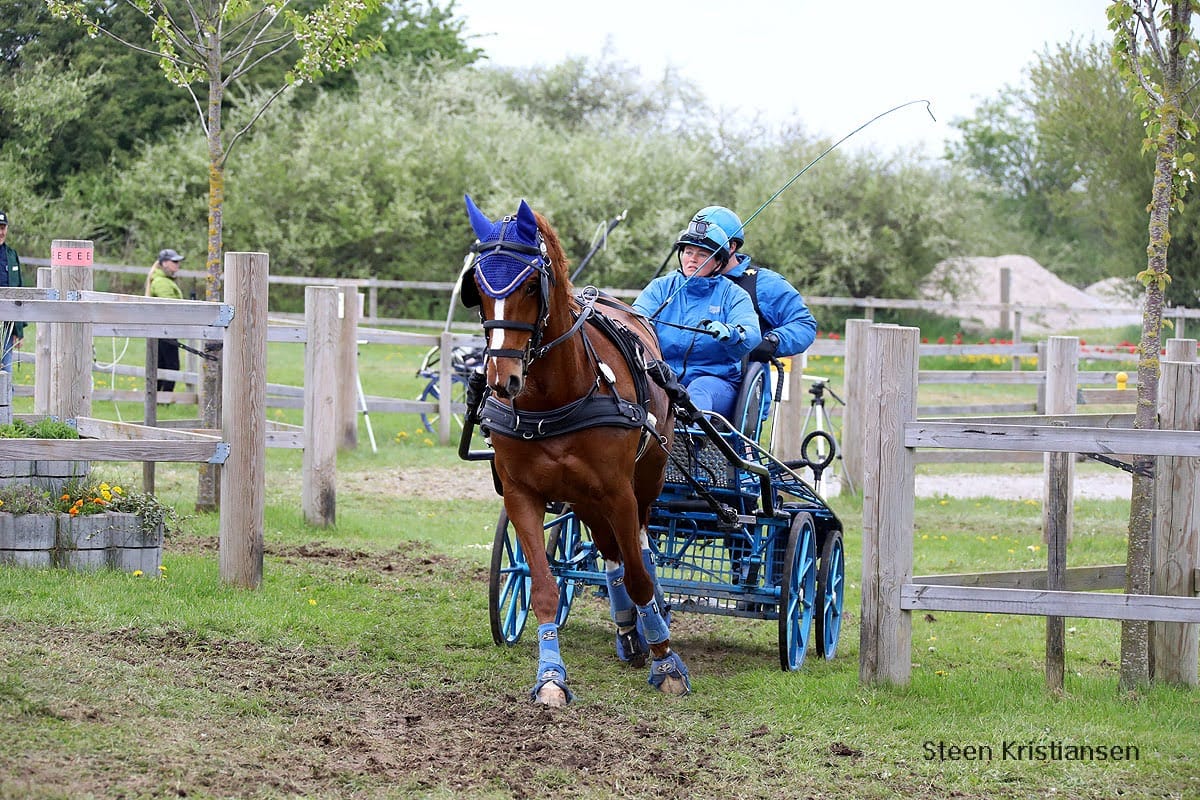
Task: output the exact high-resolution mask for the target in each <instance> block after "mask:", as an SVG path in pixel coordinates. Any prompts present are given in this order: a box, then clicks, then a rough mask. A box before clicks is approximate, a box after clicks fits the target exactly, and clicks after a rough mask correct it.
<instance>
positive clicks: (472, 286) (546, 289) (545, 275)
mask: <svg viewBox="0 0 1200 800" xmlns="http://www.w3.org/2000/svg"><path fill="white" fill-rule="evenodd" d="M514 221H515V218H514V217H513V216H512V215H509V216H506V217H504V218H503V219H502V220H500V230H499V232H498V233H497V234H496V238H494V239H489V240H487V241H477V242H475V244H473V245H471V252H473V253H475V254H476V255H475V258H474V259H473V260H472V261H471V263H470V264H469V265H468V266H467V268H466V270H465V271H464V272H463V278H462V301H463V303H464V304H465V305H467V306H468V307H476V308H477V309H478V311H479V319H480V321H481V322H482V324H483V330H484V334H485V336H484V342H485V348H484V358H485V359H486V358H489V357H492V358H514V359H517V360H518V361H520V362H521V374H522V375H524V374H527V373H528V370H529V367H530V365H531V364H533V362H535V361H537V360H538V359H539V358H542V357H543V356H545V355H546V353H548V352H550V351H551V350H553V349H554V348H555V347H557V346H558V345H560V344H562V343H563V342H565V341H567V340H568V339H570V338H571V337H572V336H574V335H575V334H576V333H577V332H578V331H579V329H580V328H582V327H583V325H584V323H586V322H587V321H588V319H589V318H591V317H592V316H593V315H594V314H595V301H596V296H597V292H596V290H595V289H592V287H588V289H587V290H585V291H584V292H583V293H582V294H581V295H580V296H579V297H578V298H577V300H578V301H579V304H580V311H579V314H578V315H576V318H575V321H574V323H573V324H572V325H571V327H570V328H569V329H568V330H567V331H566V332H565V333H563V334H562V335H561V336H559V337H557V338H556V339H554V340H553V341H552V342H549V343H548V344H542V340H543V339H544V338H545V334H546V325H547V324H548V323H549V321H550V288H551V287H552V286H555V285H557V283H558V280H557V278H556V277H555V275H554V269H553V267H554V262H553V261H552V260H551V259H550V255H549V252H548V250H547V248H546V242H545V240H544V239H543V238H542V232H541V231H538V232H537V240H536V244H534V245H528V244H524V243H522V242H513V241H505V239H504V233H505V230H506V229H507V227H508V225H509V224H512V223H513V222H514ZM496 255H503V256H507V257H509V258H511V259H514V260H516V261H518V262H520V263H521V264H523V265H524V267H523V268H522V269H521V270H520V271H518V272H517V273H516V274H515V275H513V276H512V277H508V276H506V275H503V274H501V273H499V272H497V273H496V274H489V271H488V270H487V269H486V268H485V266H486V260H487V259H488V258H489V257H492V256H496ZM532 273H537V276H538V314H537V322H534V323H529V322H519V321H517V320H509V319H487V318H486V317H485V316H484V314H483V297H482V295H481V294H480V286H481V285H482V288H483V292H484V293H486V294H487V295H488V296H489V297H491V298H493V299H496V300H502V299H504V298H505V297H508V296H509V295H510V294H512V293H513V292H515V291H516V290H517V289H519V288H520V287H521V286H523V285H524V284H525V282H526V281H527V280H528V279H529V277H530V275H531V274H532ZM497 284H499V285H497ZM588 290H590V291H588ZM497 329H499V330H511V331H523V332H526V333H528V334H529V339H528V340H527V341H526V343H525V347H524V349H521V350H516V349H513V348H498V349H492V347H491V344H490V339H489V337H488V336H486V334H487V333H489V332H490V331H493V330H497ZM584 339H585V344H586V345H587V346H588V348H589V351H590V344H589V343H587V342H586V336H585V337H584Z"/></svg>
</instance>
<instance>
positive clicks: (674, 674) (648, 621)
mask: <svg viewBox="0 0 1200 800" xmlns="http://www.w3.org/2000/svg"><path fill="white" fill-rule="evenodd" d="M637 612H638V620H639V622H641V625H642V630H644V631H645V632H646V640H647V641H648V642H650V643H651V644H656V643H658V642H665V641H666V640H668V639H670V638H671V631H670V629H668V627H667V623H666V620H664V619H663V617H662V614H661V613H660V612H659V610H658V604H657V603H655V602H653V601H652V602H650V603H649V604H648V605H644V606H638V607H637ZM647 682H648V683H649V684H650V685H651V686H653V687H654V688H655V689H658V690H659V691H662V692H666V693H667V694H673V695H679V696H682V695H685V694H688V693H690V692H691V691H692V683H691V681H690V680H689V678H688V671H687V667H686V666H685V665H684V663H683V659H681V658H680V657H679V655H678V654H677V653H673V652H670V651H668V652H667V654H666V655H665V656H663V657H662V658H656V659H654V660H653V662H652V663H651V664H650V677H649V678H647Z"/></svg>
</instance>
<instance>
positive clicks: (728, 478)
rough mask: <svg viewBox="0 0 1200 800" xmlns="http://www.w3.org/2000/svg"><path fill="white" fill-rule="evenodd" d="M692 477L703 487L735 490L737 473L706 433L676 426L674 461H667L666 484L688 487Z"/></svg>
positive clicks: (672, 456) (672, 446)
mask: <svg viewBox="0 0 1200 800" xmlns="http://www.w3.org/2000/svg"><path fill="white" fill-rule="evenodd" d="M688 475H691V476H692V477H693V478H694V479H695V480H696V481H697V482H698V483H699V484H700V485H701V486H705V487H713V488H718V489H736V488H737V486H738V475H737V470H736V469H734V467H733V466H732V465H730V463H729V460H728V459H726V458H725V455H724V454H723V453H722V452H721V451H720V450H718V449H717V446H716V445H715V444H713V442H712V440H710V439H709V438H708V437H707V436H706V435H704V434H703V433H699V432H697V431H695V430H692V431H689V430H688V429H687V428H686V427H684V426H676V428H675V442H674V444H672V445H671V458H670V459H669V460H668V461H667V471H666V482H667V483H668V484H672V483H674V484H685V485H690V484H688V479H687V476H688Z"/></svg>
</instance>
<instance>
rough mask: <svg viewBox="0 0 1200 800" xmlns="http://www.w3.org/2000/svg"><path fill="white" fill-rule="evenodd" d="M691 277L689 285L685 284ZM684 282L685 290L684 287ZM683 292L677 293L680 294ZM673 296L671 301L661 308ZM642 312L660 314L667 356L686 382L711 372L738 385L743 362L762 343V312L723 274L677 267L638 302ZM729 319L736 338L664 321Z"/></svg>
mask: <svg viewBox="0 0 1200 800" xmlns="http://www.w3.org/2000/svg"><path fill="white" fill-rule="evenodd" d="M685 281H686V284H685ZM680 285H683V288H682V289H680V288H679V287H680ZM676 290H678V292H676ZM668 297H670V298H671V300H670V302H668V303H667V305H666V307H665V308H663V309H662V311H659V307H660V306H662V304H663V302H664V301H666V300H667V298H668ZM633 307H634V308H635V309H636V310H637V311H638V312H639V313H641V314H644V315H646V316H650V315H652V314H654V313H655V312H658V316H657V317H655V323H656V324H655V326H654V327H655V329H656V330H657V332H658V342H659V345H660V346H661V347H662V354H663V360H664V361H666V362H667V363H668V364H670V365H671V368H672V369H673V370H675V374H676V375H677V376H679V382H680V383H682V384H683V385H684V386H687V385H688V384H689V383H691V382H692V381H694V380H695V379H696V378H699V377H700V376H701V375H712V376H714V377H717V378H722V379H723V380H726V381H729V382H730V383H732V384H733V385H734V386H735V387H737V386H740V385H741V382H742V360H743V359H744V358H745V356H746V355H747V354H748V353H749V352H750V351H751V350H753V349H754V348H755V347H757V346H758V343H759V342H761V341H762V335H761V334H760V333H759V330H758V315H757V314H755V313H754V303H753V301H751V300H750V295H748V294H746V293H745V292H744V291H742V290H741V288H740V287H738V285H737V284H735V283H734V282H733V281H730V280H728V279H727V278H725V277H724V276H723V275H717V276H715V277H711V278H690V279H689V278H686V277H685V276H684V274H683V273H682V272H680V271H678V270H676V271H675V272H672V273H671V274H670V275H663V276H662V277H661V278H655V279H654V280H652V281H650V283H649V284H647V286H646V288H645V289H643V290H642V293H641V294H639V295H638V296H637V299H636V300H634V301H633ZM706 319H711V320H716V321H718V322H724V323H725V324H726V325H728V326H730V327H731V328H735V329H738V330H739V331H740V332H741V334H742V335H741V337H740V338H738V339H737V340H736V341H735V340H734V339H733V338H731V339H730V340H729V341H726V342H720V341H717V339H716V338H715V337H713V336H710V335H709V334H707V333H693V332H692V331H685V330H680V329H679V328H673V327H671V326H669V325H661V324H657V323H659V322H672V323H675V324H676V325H687V326H688V327H691V328H699V327H701V324H700V323H701V320H706Z"/></svg>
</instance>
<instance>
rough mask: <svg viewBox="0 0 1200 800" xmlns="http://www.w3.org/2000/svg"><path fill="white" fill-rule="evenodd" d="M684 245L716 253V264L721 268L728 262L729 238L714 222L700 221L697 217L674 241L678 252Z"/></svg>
mask: <svg viewBox="0 0 1200 800" xmlns="http://www.w3.org/2000/svg"><path fill="white" fill-rule="evenodd" d="M686 245H695V246H696V247H703V248H704V249H705V250H708V251H709V252H712V253H716V254H717V262H718V263H720V264H721V265H722V266H723V265H724V264H725V262H727V261H728V260H729V256H730V253H729V237H728V236H726V235H725V231H723V230H722V229H721V226H720V225H717V224H716V223H715V222H709V221H707V220H703V219H700V217H698V216H697V217H695V218H693V219H692V221H691V222H689V223H688V226H687V227H686V228H684V229H683V230H681V231H680V232H679V237H678V238H677V239H676V240H675V247H676V249H678V250H682V249H683V248H684V247H685V246H686Z"/></svg>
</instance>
